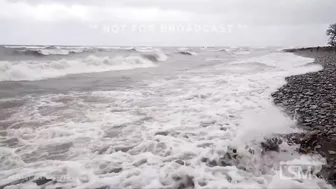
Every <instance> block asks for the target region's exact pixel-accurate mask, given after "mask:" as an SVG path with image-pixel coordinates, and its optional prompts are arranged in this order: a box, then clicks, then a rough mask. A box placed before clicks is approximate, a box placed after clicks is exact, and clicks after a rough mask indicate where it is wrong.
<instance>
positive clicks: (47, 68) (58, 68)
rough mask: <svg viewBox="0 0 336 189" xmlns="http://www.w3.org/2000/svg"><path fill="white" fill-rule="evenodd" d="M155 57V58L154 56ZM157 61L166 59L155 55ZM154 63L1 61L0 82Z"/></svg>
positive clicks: (132, 58) (134, 60) (101, 59)
mask: <svg viewBox="0 0 336 189" xmlns="http://www.w3.org/2000/svg"><path fill="white" fill-rule="evenodd" d="M155 57H156V56H155ZM156 58H157V60H161V59H162V61H164V60H166V57H164V56H163V55H161V56H160V55H157V57H156ZM154 66H156V63H155V62H154V61H152V60H149V59H148V58H146V57H142V56H135V55H134V56H127V57H122V56H117V57H113V58H111V57H107V56H106V57H97V56H93V55H91V56H88V57H86V58H83V59H75V60H71V59H62V60H57V61H28V60H27V61H11V62H8V61H1V62H0V81H20V80H28V81H33V80H41V79H47V78H55V77H62V76H66V75H69V74H80V73H94V72H104V71H113V70H129V69H136V68H148V67H154Z"/></svg>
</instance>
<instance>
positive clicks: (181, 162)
mask: <svg viewBox="0 0 336 189" xmlns="http://www.w3.org/2000/svg"><path fill="white" fill-rule="evenodd" d="M175 163H177V164H180V165H184V161H182V160H180V159H179V160H176V161H175Z"/></svg>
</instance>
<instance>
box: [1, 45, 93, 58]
mask: <svg viewBox="0 0 336 189" xmlns="http://www.w3.org/2000/svg"><path fill="white" fill-rule="evenodd" d="M92 51H93V49H91V48H78V47H76V48H75V47H73V48H71V47H63V48H62V47H54V46H48V47H24V46H9V47H0V54H2V55H13V56H18V55H19V56H20V55H21V56H34V57H38V56H49V55H70V54H75V53H83V52H92Z"/></svg>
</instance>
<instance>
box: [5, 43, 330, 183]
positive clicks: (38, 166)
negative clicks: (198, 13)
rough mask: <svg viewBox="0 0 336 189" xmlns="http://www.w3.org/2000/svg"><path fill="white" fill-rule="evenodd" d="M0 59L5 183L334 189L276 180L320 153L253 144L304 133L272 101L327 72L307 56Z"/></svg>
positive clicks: (56, 52) (101, 54)
mask: <svg viewBox="0 0 336 189" xmlns="http://www.w3.org/2000/svg"><path fill="white" fill-rule="evenodd" d="M1 53H3V56H2V58H1V61H0V167H1V170H0V186H3V185H6V184H8V183H11V182H13V181H16V180H19V179H21V178H27V177H31V176H35V177H36V178H37V177H46V178H52V179H54V180H55V182H50V183H47V188H52V189H54V188H83V189H84V188H87V189H89V188H104V187H105V188H108V187H110V188H188V187H189V188H318V187H325V188H328V187H329V186H328V185H327V184H326V183H325V181H323V180H321V179H318V178H314V179H310V180H303V181H297V180H283V179H281V177H280V172H279V171H280V170H279V165H280V163H281V162H293V161H296V162H303V161H304V162H308V163H309V162H311V163H316V162H317V163H320V164H323V163H324V160H323V159H322V158H321V157H319V156H311V155H300V154H298V153H297V152H296V151H295V148H296V146H289V145H287V144H285V143H283V144H281V145H280V150H279V152H265V151H263V150H262V148H261V146H260V142H262V141H264V140H265V138H272V137H275V136H278V135H279V134H288V133H293V132H301V131H300V129H298V128H297V127H296V123H295V120H292V119H290V118H289V117H287V116H286V115H285V114H284V113H283V112H282V111H281V110H280V109H279V108H277V107H275V106H274V105H273V103H272V99H271V96H270V95H271V93H272V92H274V91H275V90H276V89H277V88H279V87H281V86H282V85H283V84H285V77H287V76H290V75H296V74H303V73H307V72H314V71H319V70H320V69H322V68H321V67H320V66H318V65H310V66H307V65H306V64H307V63H310V62H313V59H310V58H303V57H299V56H295V55H293V54H289V53H283V52H279V51H277V50H276V49H271V48H258V49H255V48H238V47H236V48H233V47H231V48H230V47H223V48H217V47H216V48H154V47H153V48H149V47H146V48H144V47H142V48H92V47H90V48H89V47H87V48H83V47H82V48H78V47H71V48H65V47H52V48H46V47H35V48H32V47H3V48H2V51H1ZM17 53H19V54H17ZM10 187H11V188H34V187H35V188H36V184H35V183H34V182H33V180H29V181H27V182H24V183H20V184H18V185H15V186H10Z"/></svg>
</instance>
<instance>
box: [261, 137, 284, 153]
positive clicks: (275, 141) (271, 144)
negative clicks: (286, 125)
mask: <svg viewBox="0 0 336 189" xmlns="http://www.w3.org/2000/svg"><path fill="white" fill-rule="evenodd" d="M280 144H282V140H281V139H279V138H271V139H266V141H264V142H261V147H262V149H263V150H264V151H265V152H268V151H276V152H278V151H279V145H280Z"/></svg>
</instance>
